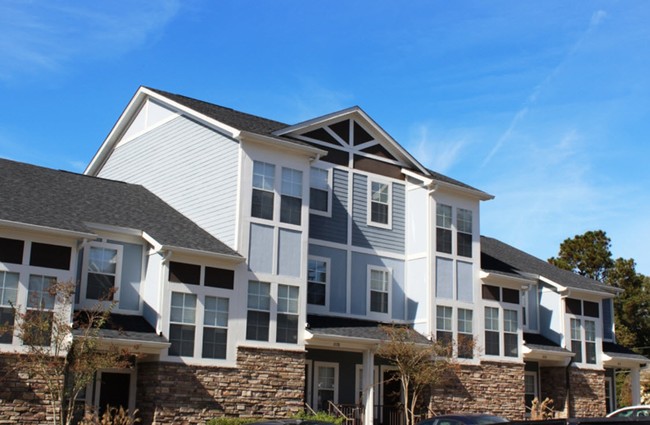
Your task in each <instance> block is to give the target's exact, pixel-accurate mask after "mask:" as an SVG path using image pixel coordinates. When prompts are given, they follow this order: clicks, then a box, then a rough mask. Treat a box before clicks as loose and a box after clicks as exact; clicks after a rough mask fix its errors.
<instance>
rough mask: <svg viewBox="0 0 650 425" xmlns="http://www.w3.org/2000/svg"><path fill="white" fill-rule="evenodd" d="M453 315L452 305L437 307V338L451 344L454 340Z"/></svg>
mask: <svg viewBox="0 0 650 425" xmlns="http://www.w3.org/2000/svg"><path fill="white" fill-rule="evenodd" d="M451 315H452V309H451V307H447V306H443V305H439V306H437V307H436V339H437V340H438V341H440V342H443V343H445V344H451V343H452V340H453V329H452V326H451V323H452V322H451Z"/></svg>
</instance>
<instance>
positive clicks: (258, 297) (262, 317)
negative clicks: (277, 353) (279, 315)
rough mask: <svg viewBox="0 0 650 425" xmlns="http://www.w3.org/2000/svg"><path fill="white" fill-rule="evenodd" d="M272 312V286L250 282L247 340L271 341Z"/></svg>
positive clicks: (254, 281) (266, 283) (265, 283)
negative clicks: (270, 324)
mask: <svg viewBox="0 0 650 425" xmlns="http://www.w3.org/2000/svg"><path fill="white" fill-rule="evenodd" d="M270 311H271V284H270V283H268V282H258V281H256V280H251V281H249V282H248V313H247V316H246V339H248V340H254V341H268V340H269V323H270V320H271V314H270Z"/></svg>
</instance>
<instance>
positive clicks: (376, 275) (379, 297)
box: [370, 270, 388, 313]
mask: <svg viewBox="0 0 650 425" xmlns="http://www.w3.org/2000/svg"><path fill="white" fill-rule="evenodd" d="M370 311H374V312H377V313H388V272H387V271H385V270H370Z"/></svg>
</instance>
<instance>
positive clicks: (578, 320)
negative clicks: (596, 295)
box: [565, 298, 600, 364]
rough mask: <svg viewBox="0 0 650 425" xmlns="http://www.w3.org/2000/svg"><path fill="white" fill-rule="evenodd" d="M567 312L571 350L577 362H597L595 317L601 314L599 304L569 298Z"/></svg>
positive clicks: (566, 304)
mask: <svg viewBox="0 0 650 425" xmlns="http://www.w3.org/2000/svg"><path fill="white" fill-rule="evenodd" d="M565 306H566V312H567V314H568V315H570V317H569V335H570V337H571V339H570V341H571V342H570V344H571V351H572V352H573V353H575V356H574V357H573V361H574V362H576V363H586V364H596V363H597V352H596V335H597V325H596V321H595V320H593V318H598V317H599V316H600V311H599V307H600V306H599V304H598V303H595V302H590V301H584V300H579V299H575V298H567V299H566V300H565Z"/></svg>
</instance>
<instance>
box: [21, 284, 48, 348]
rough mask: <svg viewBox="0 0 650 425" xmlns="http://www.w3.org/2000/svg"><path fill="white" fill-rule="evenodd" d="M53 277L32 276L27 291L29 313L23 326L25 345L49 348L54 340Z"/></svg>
mask: <svg viewBox="0 0 650 425" xmlns="http://www.w3.org/2000/svg"><path fill="white" fill-rule="evenodd" d="M55 283H56V278H55V277H52V276H41V275H30V276H29V289H28V291H27V312H26V316H25V326H23V329H22V333H23V344H26V345H42V346H46V347H49V346H50V343H51V339H52V317H53V315H54V313H53V310H54V302H55V294H54V292H53V289H54V288H53V285H54V284H55Z"/></svg>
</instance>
